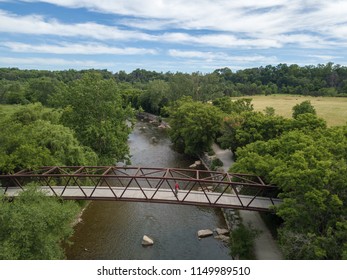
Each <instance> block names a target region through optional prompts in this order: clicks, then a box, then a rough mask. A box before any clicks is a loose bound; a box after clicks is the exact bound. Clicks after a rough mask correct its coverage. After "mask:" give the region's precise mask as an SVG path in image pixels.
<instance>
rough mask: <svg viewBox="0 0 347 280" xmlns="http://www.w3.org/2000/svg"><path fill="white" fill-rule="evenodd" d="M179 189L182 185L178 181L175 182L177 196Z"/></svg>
mask: <svg viewBox="0 0 347 280" xmlns="http://www.w3.org/2000/svg"><path fill="white" fill-rule="evenodd" d="M179 189H180V185H179V184H178V183H177V182H176V184H175V194H176V196H177V194H178V190H179Z"/></svg>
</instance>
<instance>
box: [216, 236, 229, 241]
mask: <svg viewBox="0 0 347 280" xmlns="http://www.w3.org/2000/svg"><path fill="white" fill-rule="evenodd" d="M215 238H216V239H219V240H221V241H223V242H229V237H228V236H225V235H217V236H215Z"/></svg>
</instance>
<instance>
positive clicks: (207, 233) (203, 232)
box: [198, 229, 213, 238]
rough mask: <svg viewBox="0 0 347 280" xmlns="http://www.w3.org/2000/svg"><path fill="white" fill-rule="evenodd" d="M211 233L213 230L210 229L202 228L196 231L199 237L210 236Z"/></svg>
mask: <svg viewBox="0 0 347 280" xmlns="http://www.w3.org/2000/svg"><path fill="white" fill-rule="evenodd" d="M211 235H213V231H212V230H210V229H202V230H199V231H198V237H199V238H203V237H207V236H211Z"/></svg>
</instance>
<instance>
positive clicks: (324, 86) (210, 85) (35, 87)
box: [0, 63, 347, 114]
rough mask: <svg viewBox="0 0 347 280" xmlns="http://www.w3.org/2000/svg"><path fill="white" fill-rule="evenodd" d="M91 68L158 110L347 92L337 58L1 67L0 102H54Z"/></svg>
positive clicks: (135, 102)
mask: <svg viewBox="0 0 347 280" xmlns="http://www.w3.org/2000/svg"><path fill="white" fill-rule="evenodd" d="M90 72H98V73H99V75H100V76H101V77H102V78H103V79H108V80H114V81H115V82H116V83H117V84H118V85H120V86H121V88H122V90H123V91H126V93H125V96H126V98H127V101H129V102H131V104H132V106H133V107H134V108H140V107H141V108H143V109H144V110H145V111H147V112H151V113H154V114H160V113H161V109H162V108H163V107H164V106H166V105H167V104H168V103H169V102H171V101H175V100H178V99H179V98H181V97H182V96H191V97H192V98H193V100H195V101H203V102H205V101H208V100H213V99H215V98H220V97H223V96H245V95H257V94H266V95H268V94H300V95H312V96H347V67H345V66H341V65H334V64H333V63H327V64H319V65H317V66H303V67H300V66H298V65H296V64H293V65H287V64H279V65H277V66H272V65H268V66H265V67H258V68H249V69H244V70H239V71H236V72H233V71H231V70H230V69H229V68H223V69H217V70H215V71H214V72H212V73H208V74H202V73H199V72H195V73H192V74H186V73H179V72H178V73H170V72H167V73H158V72H155V71H147V70H144V69H136V70H134V71H132V72H131V73H126V72H124V71H119V72H117V73H112V72H109V71H107V70H81V71H76V70H67V71H39V70H19V69H17V68H1V69H0V103H2V104H26V103H30V102H41V103H42V104H44V105H47V106H53V107H54V106H55V105H56V104H55V96H54V95H55V94H56V93H57V92H61V91H64V90H66V86H67V85H69V84H70V83H71V82H73V81H76V80H79V79H81V77H82V76H83V75H84V74H86V73H90Z"/></svg>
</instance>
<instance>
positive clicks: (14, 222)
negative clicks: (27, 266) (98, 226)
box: [0, 187, 79, 260]
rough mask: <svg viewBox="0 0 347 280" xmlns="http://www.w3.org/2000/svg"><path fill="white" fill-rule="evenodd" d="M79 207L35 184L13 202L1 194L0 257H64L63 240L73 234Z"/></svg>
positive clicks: (19, 258) (3, 258)
mask: <svg viewBox="0 0 347 280" xmlns="http://www.w3.org/2000/svg"><path fill="white" fill-rule="evenodd" d="M78 210H79V207H78V206H77V204H76V203H74V202H72V201H59V200H58V199H56V198H53V197H46V196H45V195H44V194H43V193H42V192H39V191H38V190H36V189H35V188H34V187H30V188H28V189H26V190H25V191H23V192H21V193H20V195H19V196H18V197H16V199H14V200H13V201H12V202H10V201H8V199H6V198H4V197H3V196H2V195H0V228H1V231H0V259H1V260H54V259H63V258H64V251H63V249H62V247H61V243H62V242H64V241H67V239H68V237H70V235H71V234H72V232H73V229H72V227H71V223H72V221H73V219H75V218H76V216H77V213H78Z"/></svg>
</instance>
